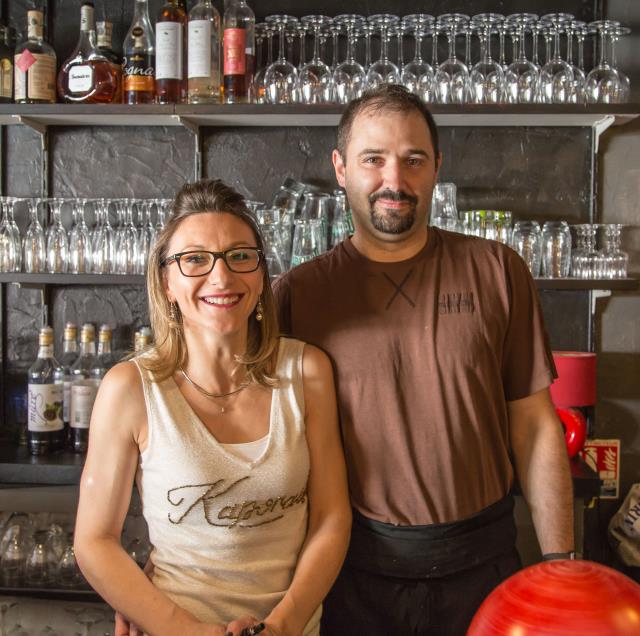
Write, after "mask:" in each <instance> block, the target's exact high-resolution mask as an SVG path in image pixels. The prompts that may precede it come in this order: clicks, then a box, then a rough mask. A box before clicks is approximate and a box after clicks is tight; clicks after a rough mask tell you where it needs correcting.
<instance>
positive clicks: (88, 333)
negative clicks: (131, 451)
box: [69, 323, 98, 453]
mask: <svg viewBox="0 0 640 636" xmlns="http://www.w3.org/2000/svg"><path fill="white" fill-rule="evenodd" d="M95 361H96V332H95V327H94V326H93V325H92V324H90V323H86V324H84V325H83V326H82V331H81V332H80V355H79V356H78V359H77V360H76V361H75V363H74V364H73V366H72V367H71V378H72V380H71V411H70V413H69V426H70V429H69V432H70V445H71V447H72V448H73V450H74V451H75V452H76V453H84V452H86V450H87V446H88V443H89V422H90V421H91V411H92V410H93V403H94V401H95V399H96V393H97V390H98V388H97V386H96V383H95V381H94V380H92V379H91V378H90V375H91V367H92V366H93V364H94V363H95Z"/></svg>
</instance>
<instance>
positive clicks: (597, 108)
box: [0, 103, 640, 127]
mask: <svg viewBox="0 0 640 636" xmlns="http://www.w3.org/2000/svg"><path fill="white" fill-rule="evenodd" d="M429 108H430V110H431V112H432V113H433V115H434V117H435V120H436V123H437V124H438V125H439V126H500V127H503V126H512V127H522V126H526V127H535V126H547V127H566V126H570V127H593V126H599V125H602V124H604V123H605V122H608V123H607V125H609V124H613V125H624V124H626V123H629V122H630V121H632V120H633V119H636V118H637V117H638V116H640V103H633V104H593V105H588V106H581V105H544V104H533V105H527V104H463V105H456V104H449V105H444V104H432V105H430V106H429ZM343 109H344V106H339V105H321V104H318V105H311V104H310V105H305V104H276V105H263V104H138V105H127V104H0V125H16V124H24V125H31V126H34V125H35V126H39V127H46V126H181V125H188V126H240V127H245V126H247V127H249V126H282V127H291V126H337V125H338V122H339V120H340V115H341V113H342V111H343Z"/></svg>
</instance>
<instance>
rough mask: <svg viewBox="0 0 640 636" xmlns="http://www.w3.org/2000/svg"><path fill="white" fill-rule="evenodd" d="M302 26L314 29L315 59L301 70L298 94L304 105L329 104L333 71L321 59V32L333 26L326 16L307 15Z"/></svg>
mask: <svg viewBox="0 0 640 636" xmlns="http://www.w3.org/2000/svg"><path fill="white" fill-rule="evenodd" d="M302 24H303V25H304V26H305V27H307V28H308V29H313V57H312V58H311V60H310V61H309V62H307V63H306V64H305V65H304V66H303V67H302V68H301V69H300V75H299V77H298V92H299V94H300V101H301V102H302V103H303V104H328V103H330V102H331V91H332V74H331V69H330V68H329V67H328V66H327V65H326V64H325V63H324V62H323V61H322V58H321V57H320V31H321V30H322V28H323V27H326V26H328V25H329V24H331V18H328V17H327V16H325V15H307V16H304V17H303V18H302Z"/></svg>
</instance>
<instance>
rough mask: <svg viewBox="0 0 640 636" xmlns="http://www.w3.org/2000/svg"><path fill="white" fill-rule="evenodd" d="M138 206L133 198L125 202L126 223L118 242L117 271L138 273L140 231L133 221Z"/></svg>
mask: <svg viewBox="0 0 640 636" xmlns="http://www.w3.org/2000/svg"><path fill="white" fill-rule="evenodd" d="M134 206H136V204H135V201H134V200H133V199H127V200H126V204H125V223H124V229H123V231H122V233H121V234H120V235H119V238H118V242H117V244H116V273H117V274H136V273H137V270H138V263H139V260H140V258H139V251H138V250H139V244H138V231H137V229H136V226H135V223H134V221H133V209H134Z"/></svg>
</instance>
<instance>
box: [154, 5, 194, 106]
mask: <svg viewBox="0 0 640 636" xmlns="http://www.w3.org/2000/svg"><path fill="white" fill-rule="evenodd" d="M186 24H187V13H186V11H185V9H184V6H183V5H182V4H181V3H179V2H178V0H169V1H168V2H167V3H165V4H164V5H163V7H162V9H161V11H160V16H159V17H158V21H157V23H156V102H157V103H158V104H182V103H184V102H186V99H187V86H186V77H185V75H186V74H185V70H186V69H185V66H186V55H185V50H184V48H185V30H186V29H185V27H186Z"/></svg>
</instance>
